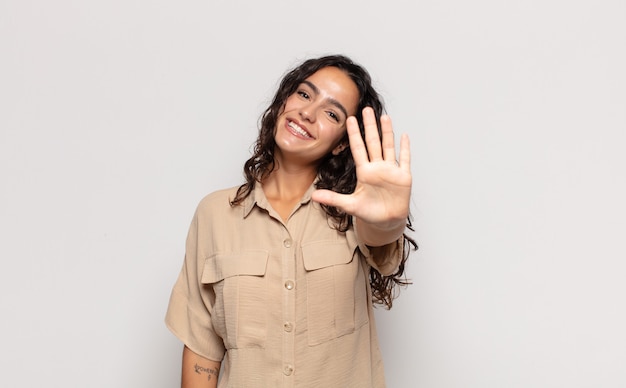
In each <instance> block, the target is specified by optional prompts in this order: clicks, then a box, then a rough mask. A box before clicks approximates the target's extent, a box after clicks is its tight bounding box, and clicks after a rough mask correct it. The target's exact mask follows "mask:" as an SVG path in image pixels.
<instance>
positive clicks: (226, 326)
mask: <svg viewBox="0 0 626 388" xmlns="http://www.w3.org/2000/svg"><path fill="white" fill-rule="evenodd" d="M244 173H245V177H246V183H244V184H243V185H242V186H240V187H238V188H231V189H227V190H222V191H217V192H214V193H212V194H210V195H208V196H207V197H205V198H204V199H203V200H202V201H201V202H200V204H199V205H198V208H197V210H196V213H195V215H194V218H193V221H192V223H191V227H190V230H189V235H188V238H187V245H186V255H185V260H184V264H183V268H182V271H181V273H180V276H179V278H178V280H177V282H176V284H175V286H174V289H173V291H172V296H171V299H170V304H169V308H168V312H167V317H166V323H167V326H168V327H169V328H170V330H171V331H172V332H173V333H174V334H175V335H176V336H177V337H178V338H179V339H180V340H181V341H182V342H183V343H184V345H185V346H184V350H183V367H182V368H183V370H182V386H183V387H184V388H191V387H216V386H218V376H219V387H255V388H257V387H272V388H273V387H342V388H343V387H359V388H364V387H384V386H385V380H384V373H383V363H382V359H381V354H380V350H379V347H378V340H377V336H376V327H375V323H374V315H373V311H372V303H376V302H378V303H382V304H385V305H386V306H387V307H391V303H392V299H393V297H394V292H393V291H394V286H395V285H397V284H403V283H404V282H403V280H402V279H403V278H402V276H403V273H404V264H405V261H406V259H407V257H408V253H409V251H410V249H411V248H417V246H416V245H415V243H414V241H413V240H412V239H410V238H409V237H408V236H406V235H405V234H404V232H405V228H406V227H409V228H410V218H409V197H410V194H411V173H410V152H409V140H408V137H407V136H406V135H403V136H402V139H401V143H400V151H399V158H398V160H396V150H395V146H394V136H393V130H392V125H391V121H390V119H389V117H388V116H386V115H383V105H382V102H381V99H380V98H379V96H378V94H377V93H376V91H375V90H374V89H373V87H372V85H371V79H370V76H369V74H368V73H367V71H366V70H365V69H363V68H362V67H361V66H359V65H357V64H355V63H354V62H352V61H351V60H350V59H349V58H347V57H345V56H326V57H321V58H316V59H310V60H307V61H305V62H304V63H302V64H301V65H300V66H298V67H297V68H295V69H293V70H292V71H290V72H289V73H288V74H287V75H286V76H285V77H284V78H283V80H282V82H281V84H280V86H279V88H278V91H277V93H276V95H275V97H274V100H273V102H272V104H271V105H270V107H269V108H268V109H267V110H266V111H265V113H264V114H263V117H262V120H261V128H260V133H259V137H258V139H257V142H256V146H255V151H254V155H253V156H252V157H251V158H250V159H249V160H248V161H247V162H246V163H245V167H244Z"/></svg>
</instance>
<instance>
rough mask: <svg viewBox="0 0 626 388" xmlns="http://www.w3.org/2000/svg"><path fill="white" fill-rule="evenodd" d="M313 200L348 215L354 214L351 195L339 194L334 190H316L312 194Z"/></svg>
mask: <svg viewBox="0 0 626 388" xmlns="http://www.w3.org/2000/svg"><path fill="white" fill-rule="evenodd" d="M311 199H313V200H314V201H315V202H319V203H322V204H324V205H328V206H334V207H336V208H338V209H340V210H342V211H344V212H346V213H348V214H352V212H353V205H352V203H353V202H352V197H351V196H350V195H349V194H339V193H337V192H334V191H332V190H315V191H313V193H312V194H311Z"/></svg>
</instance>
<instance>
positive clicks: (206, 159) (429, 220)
mask: <svg viewBox="0 0 626 388" xmlns="http://www.w3.org/2000/svg"><path fill="white" fill-rule="evenodd" d="M337 52H339V53H344V54H347V55H349V56H351V57H353V59H355V60H356V61H357V62H359V63H361V64H363V65H364V66H365V67H366V68H368V70H369V71H370V72H371V74H372V76H373V78H374V82H375V85H376V87H377V88H378V90H379V91H380V92H381V94H383V96H384V97H385V100H386V102H387V105H388V111H389V113H390V114H391V116H392V118H393V120H394V124H395V129H396V132H398V133H400V132H407V133H409V135H410V138H411V140H412V156H413V159H412V167H413V173H414V190H413V201H412V212H413V215H414V217H415V224H416V229H417V230H416V233H415V237H416V238H417V239H418V241H419V243H420V250H419V251H418V253H417V254H415V255H413V257H412V259H411V261H410V264H409V265H408V275H409V277H410V278H411V279H412V280H413V283H414V284H413V285H411V286H410V287H409V288H407V289H405V290H404V291H403V292H402V293H401V295H400V298H399V299H398V300H397V302H396V304H395V306H394V308H393V309H392V310H391V311H389V312H387V311H384V310H382V309H378V310H377V316H378V325H379V333H380V339H381V342H382V345H381V346H382V348H383V353H384V357H385V364H386V370H387V380H388V385H389V386H390V387H391V388H402V387H411V388H412V387H419V388H422V387H423V388H470V387H477V388H478V387H479V388H485V387H494V388H512V387H523V388H526V387H568V388H578V387H594V388H596V387H624V386H626V367H625V365H626V334H625V333H626V330H625V327H626V312H625V306H624V305H625V301H624V299H625V296H626V285H625V283H624V278H625V275H626V264H625V260H626V248H625V247H624V242H625V235H626V221H625V220H626V205H625V204H624V200H625V198H626V156H625V153H624V149H625V147H626V76H625V74H626V72H625V71H624V69H626V55H625V54H626V3H625V2H624V1H621V0H614V1H610V0H604V1H602V0H600V1H576V0H574V1H565V0H560V1H559V0H526V1H496V0H477V1H472V2H469V1H461V0H443V1H442V0H428V1H417V2H411V1H387V2H381V1H363V0H348V1H336V0H319V1H315V2H310V1H309V2H303V1H299V0H289V1H286V0H285V1H282V0H268V1H264V2H254V1H249V2H240V1H225V0H224V1H195V0H187V1H172V0H169V1H165V0H152V1H147V0H124V1H122V0H108V1H104V0H92V1H79V0H57V1H43V0H39V1H37V0H0V184H1V186H0V187H1V190H0V239H1V240H0V260H1V267H0V311H1V314H2V316H1V319H0V371H1V372H0V386H2V387H39V386H45V387H63V388H66V387H81V388H82V387H93V388H99V387H102V388H111V387H146V388H147V387H151V388H152V387H163V388H165V387H175V386H176V385H177V384H179V376H180V372H179V368H180V354H181V344H180V343H179V342H178V340H177V339H176V338H175V337H174V336H173V335H172V334H170V333H169V332H168V331H167V329H166V328H165V326H164V324H163V318H164V314H165V309H166V307H167V302H168V298H169V293H170V290H171V287H172V285H173V283H174V281H175V279H176V276H177V274H178V272H179V270H180V266H181V264H182V259H183V254H184V252H183V251H184V239H185V236H186V233H187V228H188V226H189V222H190V221H191V216H192V214H193V211H194V209H195V206H196V204H197V203H198V201H199V200H200V199H201V198H202V197H203V196H204V195H205V194H207V193H208V192H210V191H213V190H215V189H218V188H223V187H228V186H233V185H236V184H238V183H240V182H241V181H242V173H241V171H242V165H243V162H244V161H245V160H246V159H247V158H248V157H249V155H250V148H251V145H252V143H253V141H254V139H255V138H256V128H257V119H258V117H259V115H260V114H261V112H262V111H263V109H264V108H265V107H266V106H267V104H268V103H269V100H270V99H271V97H272V96H273V92H274V90H275V88H276V86H277V82H278V80H279V79H280V78H281V76H282V75H283V74H284V72H285V71H286V70H287V69H288V68H291V67H292V66H293V65H295V64H297V63H299V62H300V61H301V60H303V59H305V58H308V57H311V56H317V55H322V54H328V53H337Z"/></svg>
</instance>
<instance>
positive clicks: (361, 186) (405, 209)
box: [312, 107, 411, 232]
mask: <svg viewBox="0 0 626 388" xmlns="http://www.w3.org/2000/svg"><path fill="white" fill-rule="evenodd" d="M363 124H364V127H365V143H364V142H363V139H362V138H361V133H360V131H359V126H358V123H357V120H356V118H355V117H353V116H351V117H350V118H348V121H347V131H348V138H349V141H350V148H351V150H352V156H353V157H354V162H355V164H356V174H357V184H356V189H355V190H354V193H352V194H339V193H336V192H333V191H330V190H316V191H315V192H313V197H312V198H313V200H315V201H317V202H320V203H323V204H326V205H330V206H334V207H337V208H339V209H341V210H343V211H344V212H346V213H348V214H351V215H354V216H356V217H357V221H360V224H366V225H369V226H371V227H373V228H375V229H377V230H379V231H382V232H384V231H391V230H404V226H405V224H406V219H407V216H408V214H409V201H410V196H411V153H410V149H409V137H408V136H407V135H406V134H403V135H402V138H401V141H400V153H399V157H398V161H396V150H395V145H394V138H393V127H392V125H391V119H390V118H389V116H386V115H384V116H382V117H381V131H382V142H381V141H380V137H379V136H378V127H377V124H376V118H375V115H374V111H373V110H372V108H369V107H367V108H365V109H363ZM365 144H367V147H366V146H365Z"/></svg>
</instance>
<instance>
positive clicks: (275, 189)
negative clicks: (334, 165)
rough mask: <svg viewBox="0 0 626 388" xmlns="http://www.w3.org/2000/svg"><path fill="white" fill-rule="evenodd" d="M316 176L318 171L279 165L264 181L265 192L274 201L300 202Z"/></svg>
mask: <svg viewBox="0 0 626 388" xmlns="http://www.w3.org/2000/svg"><path fill="white" fill-rule="evenodd" d="M316 176H317V170H316V169H314V168H297V167H294V166H289V167H287V166H285V165H284V164H280V163H277V165H276V169H275V170H274V171H272V173H271V174H270V175H269V176H268V177H267V178H266V179H264V180H263V191H264V192H265V195H266V196H267V197H268V198H272V199H274V200H279V201H293V200H300V199H301V198H302V196H303V195H304V193H305V192H306V191H307V190H308V189H309V187H310V186H311V184H312V183H313V181H315V177H316Z"/></svg>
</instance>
